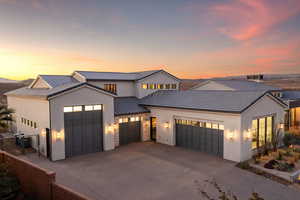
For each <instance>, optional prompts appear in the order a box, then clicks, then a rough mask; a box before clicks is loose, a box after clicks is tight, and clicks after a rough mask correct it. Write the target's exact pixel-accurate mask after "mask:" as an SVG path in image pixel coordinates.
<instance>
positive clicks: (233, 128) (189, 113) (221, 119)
mask: <svg viewBox="0 0 300 200" xmlns="http://www.w3.org/2000/svg"><path fill="white" fill-rule="evenodd" d="M148 109H150V110H151V116H152V117H156V118H157V122H156V123H157V128H156V135H157V142H159V143H163V144H168V145H175V139H176V135H175V126H174V125H175V119H179V118H181V119H190V120H199V121H203V122H210V123H219V124H223V125H224V129H225V130H224V159H227V160H232V161H236V162H239V161H240V160H241V140H240V138H241V135H240V130H241V115H240V114H230V113H216V112H204V111H195V110H184V109H172V108H155V107H148ZM166 122H169V125H170V127H169V128H166V127H165V126H164V124H165V123H166ZM231 134H233V135H234V139H233V140H231V139H228V136H229V135H231Z"/></svg>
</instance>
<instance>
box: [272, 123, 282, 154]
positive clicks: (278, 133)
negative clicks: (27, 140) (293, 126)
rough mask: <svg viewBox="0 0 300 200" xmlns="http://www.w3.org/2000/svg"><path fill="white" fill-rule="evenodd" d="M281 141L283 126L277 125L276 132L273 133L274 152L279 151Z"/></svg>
mask: <svg viewBox="0 0 300 200" xmlns="http://www.w3.org/2000/svg"><path fill="white" fill-rule="evenodd" d="M280 141H281V128H280V127H276V128H275V133H274V134H273V139H272V146H273V151H274V152H276V151H277V148H278V146H279V143H280Z"/></svg>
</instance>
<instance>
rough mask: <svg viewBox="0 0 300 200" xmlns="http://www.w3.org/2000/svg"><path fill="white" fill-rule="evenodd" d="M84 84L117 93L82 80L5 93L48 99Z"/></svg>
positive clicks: (24, 88)
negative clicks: (56, 85) (81, 81)
mask: <svg viewBox="0 0 300 200" xmlns="http://www.w3.org/2000/svg"><path fill="white" fill-rule="evenodd" d="M83 85H87V86H90V87H93V88H95V89H98V90H102V91H104V92H106V93H108V94H111V95H115V94H113V93H111V92H108V91H106V90H104V89H102V88H99V87H97V86H94V85H91V84H89V83H86V82H84V83H80V82H77V83H67V84H64V85H61V86H58V87H55V88H50V89H44V88H28V87H23V88H19V89H17V90H13V91H10V92H7V93H5V95H7V96H19V97H31V98H41V99H47V98H49V97H52V96H55V95H57V94H60V93H63V92H65V91H68V90H71V89H74V88H77V87H80V86H83Z"/></svg>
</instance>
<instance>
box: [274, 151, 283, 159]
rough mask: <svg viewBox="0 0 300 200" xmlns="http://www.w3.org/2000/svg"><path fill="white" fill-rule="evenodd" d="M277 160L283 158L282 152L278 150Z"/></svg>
mask: <svg viewBox="0 0 300 200" xmlns="http://www.w3.org/2000/svg"><path fill="white" fill-rule="evenodd" d="M276 160H283V157H282V153H281V152H278V156H277V157H276Z"/></svg>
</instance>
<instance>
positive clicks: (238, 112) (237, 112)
mask: <svg viewBox="0 0 300 200" xmlns="http://www.w3.org/2000/svg"><path fill="white" fill-rule="evenodd" d="M140 105H143V106H150V107H162V108H175V109H184V110H198V111H208V112H222V113H233V114H241V112H240V111H226V110H225V111H224V110H209V109H199V108H186V107H175V106H161V105H148V104H140Z"/></svg>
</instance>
